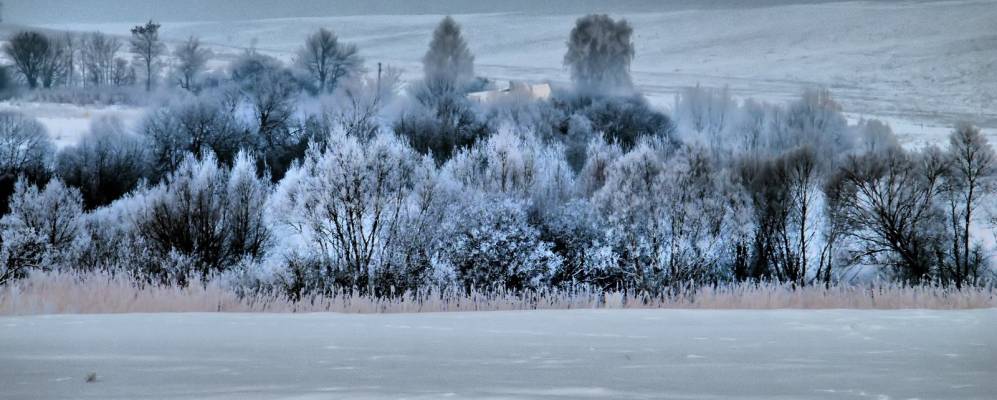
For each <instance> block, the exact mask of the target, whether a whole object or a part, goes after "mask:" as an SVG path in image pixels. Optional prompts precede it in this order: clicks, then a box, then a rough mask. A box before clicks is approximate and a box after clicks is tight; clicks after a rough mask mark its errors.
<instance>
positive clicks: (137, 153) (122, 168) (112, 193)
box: [55, 119, 150, 209]
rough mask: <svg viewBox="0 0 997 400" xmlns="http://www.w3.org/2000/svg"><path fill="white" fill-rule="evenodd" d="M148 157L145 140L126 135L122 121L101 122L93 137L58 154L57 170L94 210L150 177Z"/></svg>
mask: <svg viewBox="0 0 997 400" xmlns="http://www.w3.org/2000/svg"><path fill="white" fill-rule="evenodd" d="M149 156H150V152H149V151H148V149H147V144H146V139H145V138H144V137H142V136H136V135H133V134H130V133H128V132H126V131H125V130H124V127H123V126H122V124H121V121H120V120H117V119H98V120H95V121H94V122H93V124H92V125H91V127H90V134H88V135H87V136H85V137H83V139H82V140H81V141H80V142H79V143H78V144H76V145H74V146H70V147H66V148H64V149H62V151H60V152H59V156H58V158H57V162H56V168H55V170H56V174H57V175H58V176H59V177H60V178H61V179H63V180H64V181H65V182H66V184H67V185H69V186H72V187H75V188H78V189H79V190H80V192H81V193H82V194H83V202H84V204H85V205H86V207H87V208H88V209H93V208H96V207H99V206H104V205H107V204H110V203H111V202H112V201H114V200H117V199H119V198H121V197H122V196H124V195H125V194H127V193H128V192H130V191H132V190H133V189H135V188H136V187H137V186H138V185H139V182H141V181H142V180H143V179H144V178H146V177H148V176H149V172H150V171H149V165H150V163H149Z"/></svg>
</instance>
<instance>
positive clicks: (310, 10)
mask: <svg viewBox="0 0 997 400" xmlns="http://www.w3.org/2000/svg"><path fill="white" fill-rule="evenodd" d="M821 1H830V0H3V3H4V9H3V14H4V15H3V18H4V22H10V23H19V24H54V23H69V22H132V21H135V22H137V21H142V20H146V19H149V18H152V19H155V20H158V21H208V20H240V19H260V18H287V17H320V16H332V15H359V14H462V13H488V12H517V11H519V12H530V13H564V14H584V13H590V12H607V13H624V12H638V11H654V10H661V11H666V10H675V9H683V8H690V7H696V8H702V7H744V6H759V5H770V4H784V3H800V2H821Z"/></svg>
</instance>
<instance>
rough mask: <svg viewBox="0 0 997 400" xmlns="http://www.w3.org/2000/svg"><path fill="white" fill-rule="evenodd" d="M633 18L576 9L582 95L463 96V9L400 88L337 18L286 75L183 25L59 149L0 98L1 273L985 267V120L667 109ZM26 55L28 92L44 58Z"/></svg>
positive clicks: (650, 284) (296, 292)
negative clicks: (131, 123)
mask: <svg viewBox="0 0 997 400" xmlns="http://www.w3.org/2000/svg"><path fill="white" fill-rule="evenodd" d="M158 27H159V26H158V25H157V24H155V23H152V22H150V23H148V24H145V25H142V26H140V27H136V29H135V30H133V32H132V33H133V40H132V43H131V49H132V51H133V53H134V54H135V55H136V58H135V59H134V60H133V63H132V64H129V65H132V66H141V67H142V68H141V69H140V71H141V74H140V75H143V76H146V77H148V76H150V75H151V74H150V71H152V69H153V66H154V64H156V63H157V61H156V60H157V57H158V56H159V55H161V54H163V52H164V51H165V50H164V46H162V45H161V43H160V42H159V40H158V35H157V32H158ZM632 32H633V29H632V27H630V25H629V24H628V23H627V22H626V21H625V20H622V19H620V20H615V19H613V18H610V17H608V16H605V15H592V16H586V17H583V18H580V19H579V20H578V22H577V25H576V27H575V28H574V29H573V30H572V31H571V32H570V34H569V39H568V44H567V50H566V54H565V57H564V63H565V65H566V66H567V67H568V69H569V70H570V71H571V76H572V82H573V84H572V85H568V86H563V87H556V88H555V91H554V94H553V96H552V97H551V98H550V99H526V98H506V99H502V100H499V101H495V102H491V103H484V104H481V103H476V102H473V101H470V100H468V97H467V93H468V92H470V91H474V90H480V89H482V88H488V87H491V85H494V83H492V82H489V81H488V80H487V79H484V78H480V77H477V76H476V75H475V74H474V56H473V54H472V52H471V51H470V47H469V45H468V43H467V42H466V41H465V39H464V38H463V35H462V32H461V27H460V25H459V24H457V22H456V21H454V20H453V19H452V18H450V17H447V18H445V19H444V20H443V21H441V23H440V24H439V26H438V27H437V28H436V29H435V31H434V32H433V35H432V37H431V39H430V44H429V49H428V50H427V52H426V55H425V57H424V58H423V73H424V76H423V79H421V80H419V81H416V82H408V84H407V85H406V87H405V88H404V90H403V89H402V82H401V79H400V74H399V72H398V71H397V70H395V69H393V68H390V67H389V68H388V69H386V70H384V71H382V73H380V74H378V75H373V74H372V73H371V72H368V71H366V70H365V68H364V66H363V65H364V61H363V60H362V59H361V58H360V56H359V52H358V49H357V48H356V46H354V45H352V44H349V43H344V42H342V41H340V40H339V39H338V37H337V36H336V35H335V34H334V33H333V32H331V31H329V30H324V29H323V30H319V31H317V32H315V33H314V34H313V35H311V36H309V37H308V38H307V39H306V40H305V42H304V44H303V45H302V47H301V49H300V50H299V52H298V54H297V57H295V60H294V63H292V64H291V65H286V64H285V63H283V62H281V61H280V60H278V59H275V58H273V57H270V56H267V55H265V54H262V53H260V52H256V51H246V52H245V53H244V54H242V55H240V56H239V57H238V58H237V59H235V60H234V61H233V62H232V63H231V65H229V66H228V68H227V69H226V70H225V71H223V72H216V73H213V74H212V73H206V72H205V71H204V65H206V60H207V59H209V58H210V57H211V55H210V52H208V51H207V50H206V49H204V48H202V47H201V45H200V43H199V41H198V40H197V39H196V38H191V39H189V40H187V41H186V42H184V43H182V44H180V45H179V46H178V47H177V48H176V49H175V50H174V55H175V57H176V58H177V59H178V60H195V61H196V62H180V63H179V64H178V65H179V66H178V67H177V68H176V69H175V73H174V74H175V76H176V77H177V78H176V81H175V82H176V85H175V88H174V89H172V90H173V91H174V92H173V93H172V95H171V96H168V97H167V98H166V99H165V100H163V101H162V104H157V105H156V106H155V107H150V109H149V110H148V111H147V113H146V115H145V117H144V118H143V120H142V121H141V123H140V124H139V126H138V127H137V128H134V129H130V128H126V127H125V126H124V124H122V123H121V121H117V120H114V119H103V120H98V121H95V122H94V124H93V125H92V126H91V132H90V134H89V135H88V136H86V137H84V138H83V139H82V140H81V141H80V142H79V143H77V144H75V145H73V146H69V147H66V148H63V149H60V150H58V151H56V150H55V149H54V146H53V145H52V144H51V143H50V141H49V139H48V137H47V134H46V132H45V130H44V127H42V125H41V124H39V123H38V122H37V121H35V120H33V119H32V118H29V117H26V116H23V115H20V114H18V113H14V112H4V113H0V142H3V143H2V144H3V146H2V147H0V168H2V169H0V174H2V176H3V179H2V180H3V182H0V183H2V184H3V185H5V188H4V190H3V193H0V194H3V202H2V203H0V204H2V205H3V206H4V207H3V209H2V210H0V214H3V217H2V218H0V240H2V243H0V282H3V281H8V280H11V279H16V278H19V277H23V276H24V275H25V274H27V273H29V272H30V271H33V270H47V269H69V270H82V271H86V270H97V269H100V270H110V271H115V272H121V273H127V274H131V275H133V276H135V277H136V278H138V279H141V280H144V281H146V282H148V283H150V284H180V285H187V284H192V283H194V282H197V281H199V280H205V279H224V280H226V281H227V282H229V283H231V284H232V285H233V286H234V287H236V288H238V289H239V290H246V291H267V292H273V293H277V294H280V295H284V296H288V297H291V298H294V299H299V298H302V297H303V296H308V295H310V294H316V293H325V294H330V293H339V292H343V291H349V292H359V293H361V294H365V295H373V296H392V295H395V294H398V293H402V292H404V291H408V290H419V289H422V288H428V287H441V286H445V287H456V288H460V289H463V290H467V291H472V290H476V291H489V290H505V291H521V290H545V289H551V288H556V289H564V290H570V289H571V288H577V287H581V286H584V287H586V288H597V289H607V290H619V289H627V290H632V291H636V292H640V293H645V294H648V295H667V294H668V293H670V292H672V291H678V289H681V288H685V287H689V286H696V285H712V284H721V283H730V282H758V281H777V282H786V283H791V284H793V285H797V286H806V285H834V284H845V283H848V282H852V281H855V280H861V279H872V278H873V277H878V278H881V279H891V280H895V281H898V282H903V283H906V284H912V285H917V284H940V285H953V286H955V287H963V286H967V285H983V284H989V283H991V282H992V280H993V277H994V272H993V271H994V270H993V268H992V266H991V264H990V259H989V257H990V254H989V252H990V250H988V249H987V248H986V246H985V235H988V234H992V233H993V232H994V229H995V222H997V220H995V219H994V217H993V215H994V214H992V212H993V211H994V210H992V209H990V208H992V207H991V206H992V205H993V204H994V200H993V195H994V190H995V186H994V183H995V180H994V176H995V168H997V164H995V159H994V158H995V156H994V150H993V147H992V146H991V145H990V144H989V143H988V142H987V139H986V136H985V135H984V134H983V133H982V132H981V131H980V129H978V128H977V127H975V126H973V125H971V124H960V125H958V126H956V127H955V129H954V130H953V132H952V133H951V135H950V137H949V143H948V145H947V146H945V147H944V148H939V147H926V148H922V149H905V148H904V147H903V146H901V145H900V144H899V142H898V140H897V138H896V136H895V135H894V134H893V132H892V130H891V129H890V127H889V125H887V124H884V123H882V122H880V121H876V120H862V121H859V122H858V123H854V124H850V123H849V122H848V120H847V119H846V118H845V117H844V115H843V113H842V109H841V107H840V105H838V103H837V102H835V100H834V99H833V97H832V96H831V93H830V92H828V91H827V90H821V89H810V90H805V91H804V92H803V93H802V95H801V96H800V98H799V99H797V100H794V101H792V102H789V103H788V104H784V105H777V104H769V103H764V102H757V101H754V100H750V99H749V100H744V101H738V100H736V99H734V98H733V97H732V96H731V95H730V94H729V92H728V91H727V90H725V89H717V88H705V87H699V86H697V87H691V88H687V89H685V90H683V91H682V92H681V93H679V94H678V95H677V96H676V100H675V104H674V106H673V107H672V110H671V112H670V113H665V112H663V111H660V110H656V109H655V108H654V107H652V106H650V105H649V104H648V102H647V101H646V99H644V97H643V96H642V95H641V94H640V93H639V92H638V91H637V90H636V88H635V86H634V84H633V81H632V78H631V76H630V63H631V61H632V59H633V58H634V57H635V56H636V54H635V52H634V46H633V43H632V39H631V36H632ZM22 35H31V33H22V34H17V35H15V38H17V37H20V36H22ZM38 35H41V34H38ZM88 35H90V37H91V39H87V40H93V39H92V38H93V37H101V35H99V34H88ZM105 39H106V40H110V39H107V38H106V37H105ZM17 46H20V45H15V43H14V41H12V42H11V44H9V45H8V46H7V47H6V48H5V50H6V51H8V53H10V52H13V51H19V50H15V47H17ZM136 50H138V51H136ZM50 52H51V50H45V52H36V53H34V54H35V56H31V57H29V58H28V59H30V60H35V59H37V58H38V57H37V54H45V55H47V54H50ZM112 54H116V52H112ZM46 57H47V56H46ZM115 57H116V55H115ZM11 58H12V59H14V57H11ZM41 58H43V59H44V58H45V57H41ZM135 60H137V61H138V63H135ZM32 63H34V62H33V61H32V62H31V63H29V64H32ZM42 64H44V63H42ZM15 68H16V69H17V70H18V71H19V74H21V75H22V76H21V79H23V80H24V81H25V82H26V84H27V85H28V86H29V87H34V86H33V85H32V84H31V81H30V79H31V78H29V75H28V74H29V73H34V72H30V71H36V70H37V68H35V67H31V68H34V69H31V68H29V69H28V71H29V72H25V71H26V70H25V68H26V67H22V66H20V64H19V62H18V61H16V60H15ZM90 68H91V67H87V69H86V70H87V71H92V69H90ZM42 69H44V68H42ZM63 70H65V69H63ZM33 76H35V79H36V80H35V84H34V85H37V86H42V87H45V86H47V85H46V84H45V83H44V82H46V79H45V78H40V77H41V76H43V75H33ZM61 76H68V75H61ZM54 81H55V82H67V78H65V77H64V78H60V79H56V80H54ZM152 82H153V81H152V80H151V79H148V78H147V79H146V80H145V89H147V90H148V89H151V88H152V87H153V83H152ZM81 85H82V84H81ZM81 87H82V86H81ZM81 90H82V89H81Z"/></svg>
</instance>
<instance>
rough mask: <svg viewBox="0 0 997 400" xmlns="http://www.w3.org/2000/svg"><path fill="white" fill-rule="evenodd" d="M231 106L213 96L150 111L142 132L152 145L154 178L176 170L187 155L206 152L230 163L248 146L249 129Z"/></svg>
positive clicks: (197, 97)
mask: <svg viewBox="0 0 997 400" xmlns="http://www.w3.org/2000/svg"><path fill="white" fill-rule="evenodd" d="M229 107H232V105H229V106H228V107H226V105H224V104H222V103H221V101H220V100H219V99H218V98H215V97H214V96H212V95H211V94H203V95H200V96H193V97H186V98H182V99H178V100H175V101H173V102H171V103H168V104H166V105H165V106H163V107H160V108H158V109H156V110H153V111H151V112H150V113H149V114H147V115H146V116H145V118H144V119H143V120H142V123H141V127H140V132H141V133H142V135H143V136H145V137H146V138H147V140H148V143H149V145H150V149H149V150H150V152H151V157H152V166H153V171H152V173H153V174H152V175H153V177H154V178H156V179H159V178H161V177H164V176H166V174H168V173H170V172H171V171H173V170H174V169H176V168H177V167H178V166H179V165H180V163H181V162H183V160H184V159H185V158H186V157H187V154H188V153H194V154H196V155H203V154H205V153H206V152H211V153H212V154H215V157H217V158H218V159H220V160H222V162H224V163H230V162H231V161H232V159H233V157H234V156H235V154H236V153H237V152H238V151H239V149H240V148H242V147H244V146H246V145H247V144H252V143H247V142H248V138H247V135H246V128H244V127H243V126H242V125H241V124H240V123H239V121H237V120H236V119H235V110H234V109H233V108H229Z"/></svg>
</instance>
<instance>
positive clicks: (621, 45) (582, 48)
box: [564, 14, 634, 94]
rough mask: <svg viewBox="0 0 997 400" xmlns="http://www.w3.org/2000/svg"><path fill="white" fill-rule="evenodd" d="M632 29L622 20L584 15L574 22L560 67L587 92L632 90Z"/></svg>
mask: <svg viewBox="0 0 997 400" xmlns="http://www.w3.org/2000/svg"><path fill="white" fill-rule="evenodd" d="M632 34H633V28H632V27H631V26H630V23H628V22H627V20H625V19H621V20H619V21H615V20H613V19H612V18H610V17H609V16H608V15H605V14H602V15H587V16H585V17H582V18H579V19H578V21H576V22H575V27H574V28H573V29H572V30H571V36H570V37H569V38H568V52H567V54H565V55H564V65H566V66H568V67H569V68H571V80H572V81H574V83H575V86H576V88H577V89H579V90H581V91H584V92H587V93H590V94H591V93H613V92H621V91H623V92H627V91H629V90H630V89H632V87H633V82H632V81H631V79H630V62H631V61H633V58H634V44H633V42H632V41H631V40H630V36H631V35H632Z"/></svg>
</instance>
